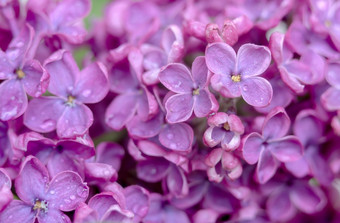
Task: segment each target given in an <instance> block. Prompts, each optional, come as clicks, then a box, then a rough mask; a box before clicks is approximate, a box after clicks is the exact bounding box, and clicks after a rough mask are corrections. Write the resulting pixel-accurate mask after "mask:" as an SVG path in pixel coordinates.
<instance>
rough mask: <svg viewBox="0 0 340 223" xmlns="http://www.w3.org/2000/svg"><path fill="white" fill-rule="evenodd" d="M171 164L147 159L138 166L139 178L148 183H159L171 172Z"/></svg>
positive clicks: (161, 160)
mask: <svg viewBox="0 0 340 223" xmlns="http://www.w3.org/2000/svg"><path fill="white" fill-rule="evenodd" d="M169 168H170V165H169V162H166V161H165V160H163V159H147V160H145V161H140V162H138V164H137V176H138V178H140V179H142V180H145V181H147V182H159V181H160V180H162V179H163V178H164V177H165V176H166V175H167V174H168V171H169Z"/></svg>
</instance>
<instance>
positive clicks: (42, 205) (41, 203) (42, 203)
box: [33, 199, 48, 212]
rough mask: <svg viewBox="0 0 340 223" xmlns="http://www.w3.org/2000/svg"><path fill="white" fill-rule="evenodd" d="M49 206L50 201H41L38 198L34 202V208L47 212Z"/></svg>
mask: <svg viewBox="0 0 340 223" xmlns="http://www.w3.org/2000/svg"><path fill="white" fill-rule="evenodd" d="M47 206H48V203H47V202H46V201H41V200H39V199H37V200H36V201H35V203H34V206H33V210H35V211H36V210H43V211H45V212H47V210H48V209H47Z"/></svg>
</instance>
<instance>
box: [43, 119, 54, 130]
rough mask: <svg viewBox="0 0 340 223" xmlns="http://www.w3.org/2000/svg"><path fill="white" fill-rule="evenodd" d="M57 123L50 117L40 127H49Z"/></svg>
mask: <svg viewBox="0 0 340 223" xmlns="http://www.w3.org/2000/svg"><path fill="white" fill-rule="evenodd" d="M54 125H55V121H53V120H51V119H48V120H45V121H44V122H43V123H42V124H41V125H40V128H42V129H47V128H51V127H52V126H54Z"/></svg>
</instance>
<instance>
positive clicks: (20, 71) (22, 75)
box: [16, 69, 26, 79]
mask: <svg viewBox="0 0 340 223" xmlns="http://www.w3.org/2000/svg"><path fill="white" fill-rule="evenodd" d="M16 73H17V75H18V78H19V79H22V78H24V77H25V76H26V75H25V73H24V72H23V71H22V70H21V69H19V70H17V72H16Z"/></svg>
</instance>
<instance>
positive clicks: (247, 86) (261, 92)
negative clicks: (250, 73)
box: [241, 77, 273, 107]
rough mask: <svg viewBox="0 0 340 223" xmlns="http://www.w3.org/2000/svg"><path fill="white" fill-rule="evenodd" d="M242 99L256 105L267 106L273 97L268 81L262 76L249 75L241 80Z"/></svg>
mask: <svg viewBox="0 0 340 223" xmlns="http://www.w3.org/2000/svg"><path fill="white" fill-rule="evenodd" d="M241 94H242V97H243V99H244V100H245V101H246V102H247V103H248V104H250V105H253V106H256V107H264V106H267V105H268V104H269V103H270V101H271V100H272V97H273V88H272V86H271V85H270V83H269V81H267V80H266V79H264V78H262V77H250V78H246V79H244V80H243V81H241Z"/></svg>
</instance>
